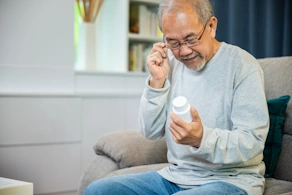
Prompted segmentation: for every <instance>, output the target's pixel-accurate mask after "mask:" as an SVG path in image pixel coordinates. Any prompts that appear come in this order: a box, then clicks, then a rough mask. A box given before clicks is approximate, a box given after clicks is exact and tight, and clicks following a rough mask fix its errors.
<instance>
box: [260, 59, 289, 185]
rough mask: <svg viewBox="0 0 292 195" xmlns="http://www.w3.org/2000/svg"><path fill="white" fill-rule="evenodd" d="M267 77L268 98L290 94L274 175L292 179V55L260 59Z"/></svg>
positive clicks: (266, 89)
mask: <svg viewBox="0 0 292 195" xmlns="http://www.w3.org/2000/svg"><path fill="white" fill-rule="evenodd" d="M258 62H259V63H260V65H261V67H262V69H263V71H264V78H265V92H266V97H267V99H268V100H269V99H274V98H278V97H280V96H283V95H290V96H291V100H290V101H289V103H288V106H287V108H286V117H285V122H284V126H283V133H284V136H283V142H282V150H281V153H280V156H279V158H278V162H277V166H276V170H275V174H274V177H275V178H277V179H282V180H287V181H292V163H291V162H292V152H291V147H292V56H289V57H274V58H264V59H258Z"/></svg>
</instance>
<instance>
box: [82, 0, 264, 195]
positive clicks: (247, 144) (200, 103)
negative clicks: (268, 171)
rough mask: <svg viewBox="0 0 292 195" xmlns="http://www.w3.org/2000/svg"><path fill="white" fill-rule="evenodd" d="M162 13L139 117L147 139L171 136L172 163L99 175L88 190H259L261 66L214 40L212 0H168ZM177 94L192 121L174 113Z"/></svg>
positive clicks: (216, 193) (181, 193)
mask: <svg viewBox="0 0 292 195" xmlns="http://www.w3.org/2000/svg"><path fill="white" fill-rule="evenodd" d="M158 16H159V25H160V28H161V30H162V32H163V34H164V42H161V43H156V44H154V45H153V48H152V50H151V52H150V54H149V55H148V57H147V65H148V69H149V72H150V76H149V77H148V78H147V81H146V85H145V90H144V92H143V95H142V98H141V106H140V114H139V122H140V128H141V132H142V134H143V135H144V136H145V137H146V138H148V139H160V138H161V137H163V136H165V137H166V142H167V147H168V161H169V163H170V166H169V167H166V168H164V169H162V170H160V171H157V172H156V171H152V172H147V173H142V174H130V175H122V176H117V177H113V178H108V179H102V180H98V181H95V182H93V183H92V184H90V185H89V186H88V188H87V189H86V193H85V194H92V195H93V194H138V195H142V194H151V195H152V194H157V195H164V194H165V195H166V194H176V195H188V194H192V195H194V194H200V195H201V194H203V195H206V194H207V195H209V194H214V195H220V194H241V195H243V194H255V195H258V194H262V193H263V190H264V181H265V179H264V177H263V174H264V172H265V165H264V163H263V162H262V159H263V149H264V144H265V140H266V137H267V133H268V128H269V117H268V110H267V105H266V99H265V94H264V86H263V85H264V84H263V83H264V82H263V72H262V70H261V68H260V66H259V64H258V63H257V61H256V59H255V58H254V57H252V56H251V55H250V54H249V53H247V52H246V51H244V50H242V49H240V48H239V47H236V46H232V45H229V44H227V43H224V42H218V41H217V40H216V39H215V35H216V27H217V19H216V17H215V16H214V13H213V8H212V5H211V3H210V2H209V0H179V1H178V0H164V1H162V2H161V4H160V5H159V11H158ZM177 96H184V97H186V98H187V100H188V101H189V103H190V105H191V109H190V112H191V116H192V121H191V122H189V123H188V122H185V121H183V120H182V119H180V118H179V117H178V116H176V115H175V114H174V113H173V112H172V100H173V99H174V98H175V97H177ZM153 152H155V151H153Z"/></svg>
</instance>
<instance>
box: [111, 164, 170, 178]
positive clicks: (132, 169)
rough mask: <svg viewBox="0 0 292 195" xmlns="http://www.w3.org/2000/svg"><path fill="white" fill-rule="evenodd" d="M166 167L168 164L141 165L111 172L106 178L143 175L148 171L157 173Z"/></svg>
mask: <svg viewBox="0 0 292 195" xmlns="http://www.w3.org/2000/svg"><path fill="white" fill-rule="evenodd" d="M167 166H169V163H159V164H152V165H142V166H136V167H130V168H124V169H119V170H116V171H113V172H111V173H110V174H108V175H107V176H106V177H113V176H117V175H123V174H131V173H143V172H148V171H158V170H160V169H162V168H164V167H167Z"/></svg>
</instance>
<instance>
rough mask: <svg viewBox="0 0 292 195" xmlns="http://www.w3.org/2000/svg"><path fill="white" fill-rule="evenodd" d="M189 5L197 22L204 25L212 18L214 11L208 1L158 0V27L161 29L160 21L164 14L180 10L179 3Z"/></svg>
mask: <svg viewBox="0 0 292 195" xmlns="http://www.w3.org/2000/svg"><path fill="white" fill-rule="evenodd" d="M178 2H180V3H184V4H185V3H187V4H189V5H190V6H191V7H192V8H193V10H194V11H195V12H196V13H197V14H198V17H199V21H200V22H202V23H203V24H204V25H205V24H207V22H208V20H209V19H210V18H211V17H212V16H214V10H213V6H212V3H211V2H210V0H184V1H183V0H160V3H159V7H158V25H159V28H160V29H161V30H162V28H161V19H162V16H163V14H165V13H176V12H178V11H179V10H180V7H181V6H178V5H179V3H178Z"/></svg>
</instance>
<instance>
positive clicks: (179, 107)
mask: <svg viewBox="0 0 292 195" xmlns="http://www.w3.org/2000/svg"><path fill="white" fill-rule="evenodd" d="M172 105H173V110H174V111H175V112H183V111H185V110H187V109H189V104H188V101H187V99H186V98H185V97H183V96H178V97H176V98H174V100H173V101H172Z"/></svg>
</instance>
